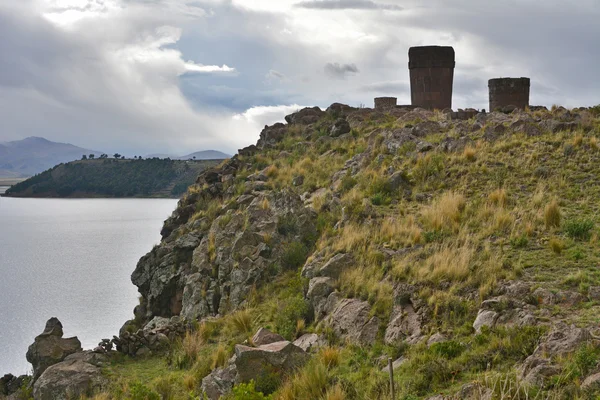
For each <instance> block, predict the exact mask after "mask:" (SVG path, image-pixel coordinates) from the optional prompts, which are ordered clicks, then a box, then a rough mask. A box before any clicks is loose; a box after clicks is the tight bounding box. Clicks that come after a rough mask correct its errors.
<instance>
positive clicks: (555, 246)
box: [550, 238, 565, 254]
mask: <svg viewBox="0 0 600 400" xmlns="http://www.w3.org/2000/svg"><path fill="white" fill-rule="evenodd" d="M564 248H565V245H564V244H563V242H562V241H561V240H560V239H557V238H552V239H550V249H552V251H553V252H554V253H556V254H561V253H562V251H563V249H564Z"/></svg>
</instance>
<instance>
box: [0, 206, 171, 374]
mask: <svg viewBox="0 0 600 400" xmlns="http://www.w3.org/2000/svg"><path fill="white" fill-rule="evenodd" d="M176 204H177V201H176V200H170V199H168V200H163V199H77V200H63V199H15V198H4V197H0V343H1V344H2V345H1V346H0V376H2V375H4V374H5V373H9V372H10V373H13V374H15V375H17V374H23V373H25V372H30V370H31V365H30V364H29V363H28V362H27V361H26V359H25V353H26V352H27V347H28V346H29V345H30V344H31V343H33V339H34V337H35V336H37V335H38V334H40V333H41V332H42V331H43V330H44V325H45V323H46V320H48V319H49V318H50V317H58V319H60V321H61V322H62V324H63V328H64V332H65V337H70V336H77V337H79V340H80V341H81V343H82V346H83V348H84V349H85V348H93V347H95V346H97V344H98V342H99V341H100V339H102V338H112V335H115V334H118V331H119V328H120V327H121V325H122V324H123V323H124V322H125V321H126V320H128V319H131V318H133V307H134V306H135V305H136V304H137V302H138V300H137V296H138V293H137V288H136V287H135V286H133V284H132V283H131V281H130V275H131V272H133V270H134V268H135V266H136V263H137V261H138V259H139V258H140V257H141V256H143V255H144V254H146V253H147V252H148V251H150V250H151V249H152V246H153V245H155V244H157V243H158V242H159V241H160V229H161V226H162V223H163V221H164V220H165V219H166V218H167V217H168V216H169V215H170V214H171V212H172V211H173V210H174V209H175V207H176Z"/></svg>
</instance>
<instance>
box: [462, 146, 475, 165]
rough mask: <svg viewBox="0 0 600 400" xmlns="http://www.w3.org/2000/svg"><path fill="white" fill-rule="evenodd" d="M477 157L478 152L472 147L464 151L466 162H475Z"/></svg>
mask: <svg viewBox="0 0 600 400" xmlns="http://www.w3.org/2000/svg"><path fill="white" fill-rule="evenodd" d="M476 155H477V150H475V148H474V147H471V146H467V147H465V150H464V151H463V157H464V158H465V160H467V161H471V162H472V161H475V160H476V159H477V157H476Z"/></svg>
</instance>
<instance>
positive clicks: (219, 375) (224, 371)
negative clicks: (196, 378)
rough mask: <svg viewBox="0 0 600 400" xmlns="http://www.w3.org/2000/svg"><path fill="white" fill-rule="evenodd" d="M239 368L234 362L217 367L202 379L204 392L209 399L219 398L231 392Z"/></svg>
mask: <svg viewBox="0 0 600 400" xmlns="http://www.w3.org/2000/svg"><path fill="white" fill-rule="evenodd" d="M236 375H237V370H236V368H235V365H234V364H230V365H228V366H227V367H225V368H217V369H215V370H214V371H213V372H211V373H210V374H209V375H208V376H206V377H204V378H203V379H202V392H203V393H204V394H205V395H206V396H207V397H208V399H209V400H218V399H220V398H221V397H222V396H224V395H226V394H227V393H229V392H231V390H232V389H233V385H234V384H235V377H236Z"/></svg>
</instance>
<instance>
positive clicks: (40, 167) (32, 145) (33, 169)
mask: <svg viewBox="0 0 600 400" xmlns="http://www.w3.org/2000/svg"><path fill="white" fill-rule="evenodd" d="M90 153H95V154H98V155H100V154H101V152H99V151H94V150H89V149H84V148H81V147H77V146H74V145H72V144H68V143H57V142H52V141H50V140H47V139H44V138H42V137H35V136H32V137H28V138H25V139H23V140H15V141H12V142H0V177H4V178H26V177H30V176H32V175H35V174H37V173H40V172H42V171H45V170H47V169H48V168H52V167H53V166H55V165H57V164H60V163H64V162H69V161H73V160H78V159H79V158H81V155H82V154H90Z"/></svg>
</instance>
